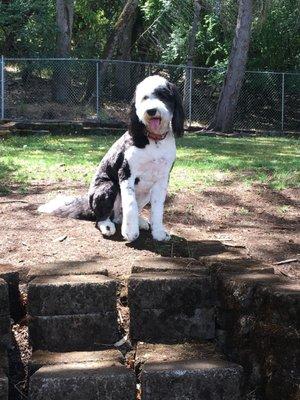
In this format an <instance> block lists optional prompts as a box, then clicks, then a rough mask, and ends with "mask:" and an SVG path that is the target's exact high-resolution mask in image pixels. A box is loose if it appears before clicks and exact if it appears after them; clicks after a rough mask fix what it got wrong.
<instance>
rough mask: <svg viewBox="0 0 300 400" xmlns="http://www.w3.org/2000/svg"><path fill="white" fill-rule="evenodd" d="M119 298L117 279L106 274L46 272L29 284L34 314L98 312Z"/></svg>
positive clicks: (113, 307) (112, 307) (29, 310)
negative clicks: (47, 274) (51, 274)
mask: <svg viewBox="0 0 300 400" xmlns="http://www.w3.org/2000/svg"><path fill="white" fill-rule="evenodd" d="M116 302H117V299H116V282H115V281H114V280H113V279H110V278H108V277H107V276H103V275H69V276H44V277H39V278H35V279H34V280H32V281H31V282H30V283H29V285H28V312H29V314H30V315H31V316H46V315H73V314H95V313H99V312H104V311H113V310H115V309H116Z"/></svg>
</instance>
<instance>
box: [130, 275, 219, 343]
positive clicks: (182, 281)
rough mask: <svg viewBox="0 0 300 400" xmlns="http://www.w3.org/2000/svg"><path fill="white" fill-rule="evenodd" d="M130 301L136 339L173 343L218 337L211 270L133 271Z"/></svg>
mask: <svg viewBox="0 0 300 400" xmlns="http://www.w3.org/2000/svg"><path fill="white" fill-rule="evenodd" d="M128 301H129V308H130V335H131V338H132V339H134V340H143V341H150V342H151V341H153V342H172V343H173V342H176V341H179V342H182V341H185V340H199V339H211V338H213V337H214V333H215V320H214V307H213V304H214V299H213V295H212V290H211V284H210V277H209V275H207V274H190V273H171V272H161V273H139V274H133V275H132V276H131V277H130V279H129V285H128Z"/></svg>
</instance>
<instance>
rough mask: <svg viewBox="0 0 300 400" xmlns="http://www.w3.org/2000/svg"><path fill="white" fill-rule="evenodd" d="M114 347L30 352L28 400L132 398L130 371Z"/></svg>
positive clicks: (133, 396) (134, 380) (132, 382)
mask: <svg viewBox="0 0 300 400" xmlns="http://www.w3.org/2000/svg"><path fill="white" fill-rule="evenodd" d="M120 359H121V353H119V352H117V351H116V350H106V351H102V352H92V353H86V352H83V353H81V352H76V353H62V354H53V353H42V352H39V353H33V358H32V361H31V370H33V371H35V372H34V373H33V375H32V376H31V377H30V381H29V399H30V400H65V399H68V400H98V399H116V400H133V399H134V398H135V391H136V378H135V374H134V371H133V370H131V369H128V368H126V367H125V366H124V365H122V364H121V362H120Z"/></svg>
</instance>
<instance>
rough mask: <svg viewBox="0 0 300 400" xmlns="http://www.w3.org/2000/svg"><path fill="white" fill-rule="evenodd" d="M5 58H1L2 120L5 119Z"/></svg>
mask: <svg viewBox="0 0 300 400" xmlns="http://www.w3.org/2000/svg"><path fill="white" fill-rule="evenodd" d="M4 107H5V104H4V57H3V56H1V119H2V120H3V119H4Z"/></svg>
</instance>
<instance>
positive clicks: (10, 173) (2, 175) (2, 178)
mask: <svg viewBox="0 0 300 400" xmlns="http://www.w3.org/2000/svg"><path fill="white" fill-rule="evenodd" d="M19 170H20V166H19V165H18V164H16V163H14V162H12V161H10V162H9V163H6V162H2V161H0V196H3V195H7V194H10V193H11V192H12V190H13V187H15V186H16V185H18V191H19V193H20V194H22V192H26V188H27V184H28V177H26V175H24V174H23V175H22V177H21V176H20V175H19V178H16V174H18V173H19Z"/></svg>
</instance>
